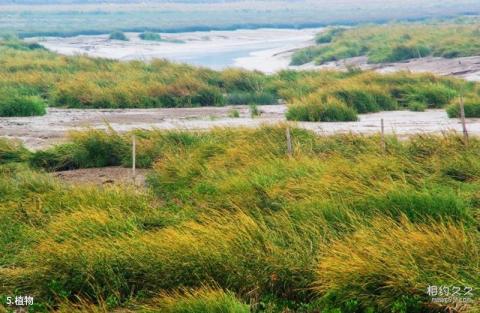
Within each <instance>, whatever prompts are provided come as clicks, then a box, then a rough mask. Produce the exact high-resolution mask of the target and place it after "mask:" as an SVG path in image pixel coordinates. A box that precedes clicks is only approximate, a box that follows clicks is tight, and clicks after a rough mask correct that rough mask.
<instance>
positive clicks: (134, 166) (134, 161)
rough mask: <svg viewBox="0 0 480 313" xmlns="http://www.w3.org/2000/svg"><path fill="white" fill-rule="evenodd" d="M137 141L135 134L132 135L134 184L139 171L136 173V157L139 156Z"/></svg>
mask: <svg viewBox="0 0 480 313" xmlns="http://www.w3.org/2000/svg"><path fill="white" fill-rule="evenodd" d="M136 150H137V143H136V140H135V135H133V136H132V179H133V184H135V183H136V181H137V173H136V161H137V160H136V158H137V151H136Z"/></svg>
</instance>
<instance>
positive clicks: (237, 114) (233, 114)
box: [228, 109, 240, 118]
mask: <svg viewBox="0 0 480 313" xmlns="http://www.w3.org/2000/svg"><path fill="white" fill-rule="evenodd" d="M228 117H230V118H239V117H240V112H239V111H238V110H236V109H233V110H230V112H228Z"/></svg>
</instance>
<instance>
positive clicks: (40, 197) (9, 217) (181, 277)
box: [0, 125, 480, 313]
mask: <svg viewBox="0 0 480 313" xmlns="http://www.w3.org/2000/svg"><path fill="white" fill-rule="evenodd" d="M135 133H136V136H137V138H138V141H137V143H138V152H139V160H143V161H142V162H145V163H144V164H145V165H147V164H148V165H150V166H152V167H153V172H152V173H151V175H150V176H149V179H148V188H147V189H146V190H135V189H133V188H132V187H129V186H117V187H115V186H111V187H108V186H107V187H104V188H98V187H89V186H69V185H65V184H62V183H60V182H59V181H57V180H55V179H52V178H51V177H50V176H49V175H48V174H45V173H42V172H37V171H35V170H32V169H30V168H28V167H27V166H26V165H22V164H18V162H17V163H11V162H8V163H7V164H5V165H2V166H0V211H1V213H2V217H3V219H2V221H1V222H0V229H1V231H0V235H1V236H0V243H1V244H0V248H1V254H0V255H1V257H0V264H1V269H0V286H2V287H1V289H0V294H2V295H9V294H12V293H14V292H18V293H21V294H31V295H34V296H35V299H38V301H39V303H41V304H42V305H43V308H44V309H45V310H47V311H52V309H51V308H52V307H53V306H56V307H58V308H59V309H61V311H59V312H67V311H68V308H69V307H70V308H72V312H74V309H75V310H77V309H78V310H79V312H82V311H81V310H83V309H88V308H90V309H88V310H90V312H108V311H113V310H114V309H115V308H119V307H122V308H124V309H126V310H131V311H132V312H170V311H171V312H204V311H205V312H215V310H219V312H230V311H228V310H232V312H244V311H245V310H252V311H254V312H285V311H286V310H290V311H292V312H312V313H313V312H385V313H390V312H404V313H407V312H415V311H418V312H437V311H438V310H445V309H448V308H451V307H453V306H455V305H456V304H457V303H454V302H452V303H447V304H433V303H432V301H431V298H429V296H428V295H427V293H426V290H427V289H426V288H427V287H428V286H429V285H436V284H438V285H455V286H457V285H461V286H466V287H472V288H474V289H475V290H478V288H480V285H479V281H478V275H477V273H478V271H479V266H480V255H479V251H478V246H479V233H478V226H479V223H480V214H479V207H480V205H479V203H480V201H479V197H478V193H479V192H480V189H479V186H480V185H479V181H480V180H479V179H480V163H479V161H478V157H477V156H478V154H479V153H480V142H479V141H478V140H477V139H476V138H471V141H470V143H469V145H468V146H466V145H464V143H463V141H462V140H461V138H460V137H457V136H455V135H451V134H446V135H444V136H427V135H418V136H414V137H412V138H411V139H408V140H406V141H398V140H397V139H396V138H394V137H387V140H386V146H387V149H386V151H384V150H383V148H382V146H381V144H380V137H379V136H369V137H366V136H356V135H337V136H328V137H321V136H317V135H315V134H313V133H311V132H308V131H305V130H302V129H297V128H293V129H291V135H292V141H293V147H294V151H293V155H291V156H289V155H288V153H287V144H286V138H285V126H284V125H283V126H282V125H281V126H275V127H273V126H272V127H263V128H260V129H216V130H212V131H209V132H186V131H169V132H162V131H137V132H135ZM129 138H130V134H127V135H125V136H123V135H118V134H114V133H111V132H101V131H90V132H87V133H83V134H82V133H78V134H75V135H74V137H73V141H72V142H70V143H67V144H64V145H63V146H57V147H56V148H55V149H56V151H62V148H61V147H69V149H71V151H77V150H78V151H82V152H81V153H80V155H81V156H82V158H83V159H82V160H83V161H82V162H84V163H81V164H79V165H85V166H104V165H108V164H106V163H103V161H102V162H99V163H97V162H98V160H108V159H109V158H110V157H111V156H112V153H113V154H114V155H115V157H116V160H122V161H121V162H126V163H125V164H127V163H128V157H127V155H128V154H129V151H128V148H127V149H125V150H123V149H124V148H122V147H124V145H126V144H127V143H128V140H129ZM99 143H101V144H99ZM97 145H98V146H103V145H104V146H106V147H109V148H108V149H103V150H98V149H97ZM11 150H12V149H11ZM13 150H15V149H13ZM67 151H68V149H67ZM33 158H35V154H34V156H33ZM116 162H117V161H116ZM47 163H48V162H47ZM19 203H21V205H18V204H19ZM19 217H21V218H19ZM205 286H214V287H215V290H212V289H208V288H207V289H205ZM202 288H203V289H202ZM179 290H180V291H179ZM189 290H193V291H191V292H190V291H189ZM195 290H199V291H195ZM217 290H223V291H224V292H222V291H217ZM159 294H160V296H158V295H159ZM233 295H235V297H234V296H233ZM236 299H238V300H236ZM472 301H477V302H472V303H471V304H467V305H465V306H464V308H463V309H461V310H459V312H474V309H475V307H476V304H477V303H478V294H476V293H475V295H474V297H473V299H472ZM242 303H246V304H248V305H249V307H250V308H249V309H247V307H246V306H245V305H244V304H242ZM78 306H80V307H78ZM95 310H97V311H95ZM102 310H103V311H102ZM168 310H170V311H168ZM469 310H470V311H469Z"/></svg>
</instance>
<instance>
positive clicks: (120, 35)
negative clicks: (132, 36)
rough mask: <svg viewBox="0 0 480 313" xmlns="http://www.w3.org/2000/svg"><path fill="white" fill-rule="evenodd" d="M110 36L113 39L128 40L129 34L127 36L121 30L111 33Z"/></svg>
mask: <svg viewBox="0 0 480 313" xmlns="http://www.w3.org/2000/svg"><path fill="white" fill-rule="evenodd" d="M109 38H110V39H111V40H121V41H128V38H127V36H125V34H124V33H123V32H121V31H114V32H112V33H110V36H109Z"/></svg>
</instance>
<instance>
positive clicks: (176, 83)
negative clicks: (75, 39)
mask: <svg viewBox="0 0 480 313" xmlns="http://www.w3.org/2000/svg"><path fill="white" fill-rule="evenodd" d="M25 45H26V44H24V43H22V44H21V45H20V46H19V47H16V46H18V44H17V41H15V45H13V46H12V44H11V41H4V42H1V43H0V51H2V53H1V54H0V62H2V67H1V69H0V76H1V77H2V82H3V85H4V86H3V87H2V89H1V90H2V91H1V92H0V93H5V94H8V95H9V96H8V97H5V99H7V100H3V101H4V103H3V105H2V103H1V102H0V113H2V112H3V113H2V114H3V115H8V116H12V115H42V114H44V113H45V106H46V104H47V103H48V105H50V106H57V107H66V108H153V107H198V106H222V105H225V104H232V105H236V104H243V105H251V104H255V105H266V104H277V103H279V100H280V99H281V100H284V101H286V102H287V103H290V104H294V107H292V108H291V109H290V110H291V111H292V112H293V111H294V110H296V111H298V112H297V113H296V114H293V113H290V118H293V119H295V120H311V121H319V120H321V121H326V120H328V121H338V120H354V119H355V118H354V117H353V115H354V114H353V113H354V112H353V111H355V112H356V113H368V112H377V111H380V110H393V109H397V108H409V107H410V108H423V107H425V108H442V107H444V106H446V105H448V104H450V103H452V102H453V101H454V99H455V97H456V96H457V95H458V94H459V91H460V90H462V92H463V91H465V92H466V93H467V94H466V96H468V97H470V98H474V96H475V94H476V93H478V87H477V85H476V84H471V85H467V84H466V83H465V82H463V81H461V80H456V79H452V78H440V77H436V76H433V75H429V74H412V73H397V74H375V73H372V72H361V71H357V70H351V71H349V72H346V73H340V72H329V71H321V72H317V71H311V72H309V71H304V72H293V71H282V72H280V73H278V74H274V75H265V74H262V73H260V72H256V71H253V72H252V71H246V70H241V69H226V70H224V71H221V72H217V71H213V70H208V69H205V68H196V67H192V66H188V65H181V64H173V63H169V62H166V61H161V60H155V61H152V62H150V63H143V62H138V61H132V62H117V61H112V60H105V59H92V58H87V57H83V56H75V57H63V56H59V55H56V54H54V53H51V52H48V51H45V50H42V49H33V50H31V49H27V48H25V47H26V46H25ZM326 99H330V100H329V101H328V103H336V104H335V105H329V106H328V107H327V106H325V105H320V104H322V103H326V102H327V101H326ZM2 108H3V110H2ZM300 111H301V112H302V113H301V114H300ZM308 112H311V113H312V114H313V115H312V116H309V113H308ZM320 115H321V117H320Z"/></svg>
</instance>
